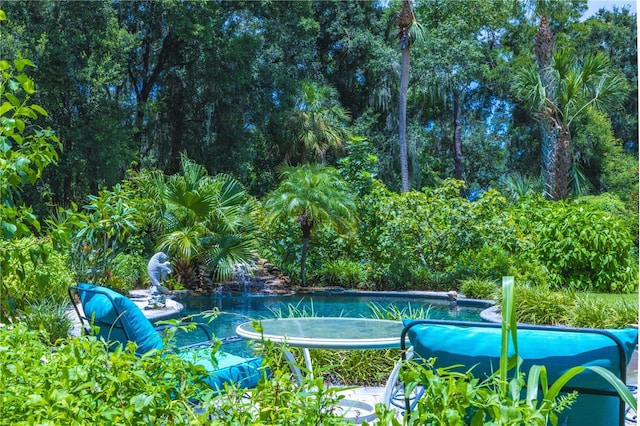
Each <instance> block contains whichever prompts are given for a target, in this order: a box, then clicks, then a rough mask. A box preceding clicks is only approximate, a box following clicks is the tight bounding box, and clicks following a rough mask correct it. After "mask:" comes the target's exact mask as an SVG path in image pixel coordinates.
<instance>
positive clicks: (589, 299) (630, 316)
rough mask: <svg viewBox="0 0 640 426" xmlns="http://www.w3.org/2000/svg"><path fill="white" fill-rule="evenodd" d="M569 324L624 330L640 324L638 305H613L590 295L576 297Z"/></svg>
mask: <svg viewBox="0 0 640 426" xmlns="http://www.w3.org/2000/svg"><path fill="white" fill-rule="evenodd" d="M567 323H568V324H570V325H571V326H573V327H587V328H624V327H628V326H629V325H631V324H637V323H638V304H637V303H628V302H626V301H625V300H620V301H617V302H615V303H611V302H608V301H605V300H601V299H598V298H596V297H593V296H592V295H590V294H581V295H576V297H575V299H574V301H573V305H572V306H571V309H570V311H569V313H568V320H567Z"/></svg>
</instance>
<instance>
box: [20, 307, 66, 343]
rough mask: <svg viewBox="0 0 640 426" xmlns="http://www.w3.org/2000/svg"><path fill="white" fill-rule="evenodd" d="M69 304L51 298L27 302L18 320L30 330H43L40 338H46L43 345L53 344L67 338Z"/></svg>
mask: <svg viewBox="0 0 640 426" xmlns="http://www.w3.org/2000/svg"><path fill="white" fill-rule="evenodd" d="M68 308H69V303H68V302H67V301H64V302H61V301H58V300H55V299H54V298H53V297H46V298H44V299H41V300H38V301H35V302H28V303H27V306H26V308H24V309H22V310H21V311H22V312H21V315H20V320H21V321H23V322H24V323H25V324H26V325H27V327H29V329H30V330H44V331H45V333H41V334H40V335H39V336H40V338H48V340H47V341H45V342H44V343H48V344H55V343H56V342H57V341H58V340H59V339H64V338H66V337H68V336H69V331H71V320H70V319H69V316H68Z"/></svg>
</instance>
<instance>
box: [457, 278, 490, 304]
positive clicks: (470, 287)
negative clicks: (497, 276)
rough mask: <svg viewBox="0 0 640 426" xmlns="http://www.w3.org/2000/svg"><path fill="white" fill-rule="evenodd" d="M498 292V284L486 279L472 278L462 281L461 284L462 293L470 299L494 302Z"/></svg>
mask: <svg viewBox="0 0 640 426" xmlns="http://www.w3.org/2000/svg"><path fill="white" fill-rule="evenodd" d="M498 291H499V287H498V284H497V283H496V282H495V281H493V280H489V279H485V278H478V277H471V278H467V279H465V280H462V282H461V284H460V293H462V294H464V295H465V296H466V297H468V298H470V299H484V300H493V299H494V298H495V297H496V293H498Z"/></svg>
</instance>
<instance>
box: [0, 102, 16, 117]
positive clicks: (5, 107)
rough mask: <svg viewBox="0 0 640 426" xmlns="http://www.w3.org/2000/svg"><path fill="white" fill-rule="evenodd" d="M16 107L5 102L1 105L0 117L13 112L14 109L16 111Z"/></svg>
mask: <svg viewBox="0 0 640 426" xmlns="http://www.w3.org/2000/svg"><path fill="white" fill-rule="evenodd" d="M14 108H15V107H14V106H13V105H11V104H10V103H9V102H6V101H5V102H3V103H2V105H0V115H4V114H6V113H7V112H9V111H11V110H12V109H14Z"/></svg>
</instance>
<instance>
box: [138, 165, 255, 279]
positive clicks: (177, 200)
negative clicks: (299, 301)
mask: <svg viewBox="0 0 640 426" xmlns="http://www.w3.org/2000/svg"><path fill="white" fill-rule="evenodd" d="M181 167H182V174H176V175H173V176H169V177H166V176H164V175H163V174H162V173H161V172H158V171H156V172H151V173H149V174H147V175H141V178H140V179H139V182H140V184H141V187H142V189H143V190H144V192H146V195H147V196H148V197H149V198H150V199H151V200H152V201H151V202H152V206H151V207H152V208H151V210H150V215H152V216H153V217H152V221H153V222H154V223H155V225H156V227H157V229H158V232H159V234H160V237H159V238H158V242H157V249H158V250H162V251H164V252H165V253H167V254H168V255H169V256H170V257H171V258H172V259H174V260H172V266H173V267H174V270H175V271H176V275H177V276H178V277H179V278H178V279H179V281H180V282H181V283H183V285H185V287H187V288H195V287H198V286H199V285H201V284H202V283H201V282H200V280H201V272H200V271H201V269H204V270H205V271H207V272H208V273H212V274H213V277H214V279H216V280H218V281H222V280H225V279H229V278H231V277H232V276H233V274H234V273H235V267H236V265H237V264H238V263H249V262H250V261H251V260H253V259H254V258H255V257H256V253H257V251H258V243H257V239H256V232H257V224H256V221H255V212H256V208H257V203H256V202H255V200H254V199H252V198H251V197H250V196H249V195H248V194H247V192H246V190H245V188H244V187H243V186H242V185H241V184H240V183H239V182H238V181H236V180H235V179H233V178H232V177H230V176H227V175H224V174H219V175H216V176H215V177H211V176H209V175H208V174H207V171H206V169H205V168H204V167H203V166H201V165H199V164H196V163H194V162H193V161H191V160H189V159H188V158H187V157H186V156H184V155H182V156H181Z"/></svg>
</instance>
